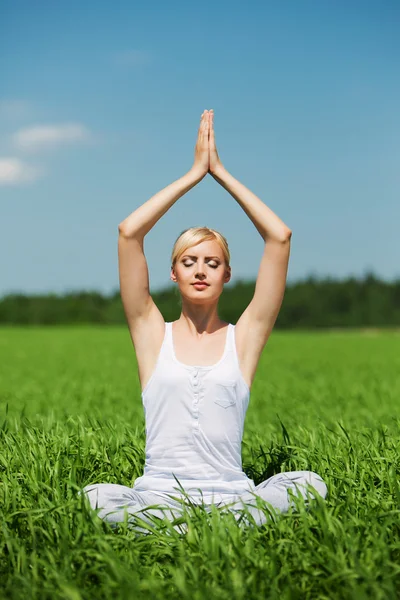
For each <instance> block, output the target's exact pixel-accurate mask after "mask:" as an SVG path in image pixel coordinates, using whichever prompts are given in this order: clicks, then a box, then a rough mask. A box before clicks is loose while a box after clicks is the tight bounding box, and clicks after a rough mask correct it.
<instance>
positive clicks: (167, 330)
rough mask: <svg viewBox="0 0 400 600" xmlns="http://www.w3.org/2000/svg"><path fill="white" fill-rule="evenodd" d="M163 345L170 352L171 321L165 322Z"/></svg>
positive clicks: (171, 347)
mask: <svg viewBox="0 0 400 600" xmlns="http://www.w3.org/2000/svg"><path fill="white" fill-rule="evenodd" d="M165 345H166V347H167V348H168V350H169V351H170V352H172V349H173V344H172V321H166V322H165Z"/></svg>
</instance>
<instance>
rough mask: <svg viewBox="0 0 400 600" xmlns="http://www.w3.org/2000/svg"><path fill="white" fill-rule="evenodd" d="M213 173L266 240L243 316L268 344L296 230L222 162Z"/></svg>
mask: <svg viewBox="0 0 400 600" xmlns="http://www.w3.org/2000/svg"><path fill="white" fill-rule="evenodd" d="M211 175H212V176H213V177H214V179H215V180H216V181H218V183H220V184H221V185H222V186H223V187H224V188H225V189H226V190H227V191H228V192H229V193H230V194H231V195H232V196H233V197H234V198H235V200H236V201H237V202H238V204H240V206H241V207H242V209H243V210H244V212H245V213H246V215H247V216H248V217H249V218H250V219H251V220H252V222H253V223H254V226H255V227H256V229H257V231H258V232H259V234H260V235H261V237H262V238H263V240H264V242H265V245H264V252H263V256H262V259H261V264H260V268H259V271H258V276H257V281H256V286H255V291H254V295H253V298H252V300H251V302H250V304H249V305H248V307H247V308H246V310H245V311H244V313H243V314H242V316H241V317H240V319H239V321H242V320H243V321H246V327H248V326H251V327H253V328H254V327H256V328H257V331H258V336H260V337H261V338H263V339H264V345H265V343H266V341H267V339H268V337H269V334H270V333H271V331H272V328H273V326H274V324H275V321H276V319H277V316H278V313H279V310H280V307H281V304H282V300H283V295H284V292H285V286H286V276H287V269H288V263H289V254H290V239H291V236H292V232H291V230H290V229H289V227H287V226H286V225H285V223H283V221H281V219H280V218H279V217H278V216H277V215H276V214H275V213H274V212H273V211H272V210H271V209H270V208H268V206H266V204H264V202H262V201H261V200H260V199H259V198H258V197H257V196H256V195H255V194H253V193H252V192H251V191H250V190H249V189H247V188H246V187H245V186H244V185H243V184H242V183H240V182H239V181H238V180H237V179H235V178H234V177H233V176H232V175H231V174H230V173H228V171H227V170H226V169H225V168H224V167H223V166H222V165H220V166H219V167H217V168H216V169H215V171H214V172H212V173H211ZM239 321H238V323H239ZM260 341H261V340H260Z"/></svg>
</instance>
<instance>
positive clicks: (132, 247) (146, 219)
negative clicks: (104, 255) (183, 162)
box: [118, 168, 205, 329]
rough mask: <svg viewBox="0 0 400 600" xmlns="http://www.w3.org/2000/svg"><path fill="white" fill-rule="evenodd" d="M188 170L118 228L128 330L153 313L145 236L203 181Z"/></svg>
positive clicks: (199, 175)
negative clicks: (145, 253)
mask: <svg viewBox="0 0 400 600" xmlns="http://www.w3.org/2000/svg"><path fill="white" fill-rule="evenodd" d="M204 175H205V174H202V173H201V172H200V171H199V170H198V169H196V168H192V169H190V171H188V173H186V174H185V175H184V176H183V177H181V178H180V179H177V180H176V181H174V182H173V183H171V184H170V185H168V186H167V187H166V188H164V189H163V190H161V191H160V192H158V193H157V194H155V196H152V198H150V200H147V202H145V203H144V204H142V205H141V206H139V208H137V209H136V210H135V211H134V212H133V213H132V214H131V215H129V217H127V218H126V219H125V220H124V221H122V222H121V223H120V224H119V226H118V231H119V236H118V263H119V281H120V289H121V298H122V303H123V307H124V311H125V315H126V319H127V322H128V326H129V328H130V329H131V328H132V327H134V326H135V323H136V321H137V320H138V319H140V318H142V317H144V318H146V317H147V316H148V315H149V313H150V311H152V310H154V306H155V305H154V302H153V300H152V298H151V296H150V290H149V274H148V268H147V262H146V258H145V255H144V249H143V243H144V237H145V235H146V234H147V233H148V232H149V231H150V230H151V229H152V227H153V226H154V225H155V224H156V223H157V221H158V220H159V219H160V218H161V217H162V216H163V215H164V214H165V213H166V212H167V210H168V209H169V208H171V206H172V205H173V204H175V202H176V201H177V200H178V199H179V198H181V197H182V196H183V195H184V194H186V192H188V191H189V190H190V189H191V188H193V187H194V186H195V185H196V184H197V183H199V181H201V180H202V179H203V177H204Z"/></svg>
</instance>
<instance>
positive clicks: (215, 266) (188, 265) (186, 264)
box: [183, 263, 218, 269]
mask: <svg viewBox="0 0 400 600" xmlns="http://www.w3.org/2000/svg"><path fill="white" fill-rule="evenodd" d="M193 265H194V263H183V266H184V267H192V266H193ZM208 266H209V267H211V268H212V269H216V268H217V267H218V265H212V264H211V263H208Z"/></svg>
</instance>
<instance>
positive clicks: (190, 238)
mask: <svg viewBox="0 0 400 600" xmlns="http://www.w3.org/2000/svg"><path fill="white" fill-rule="evenodd" d="M211 240H215V241H216V242H217V243H218V244H219V245H220V247H221V249H222V252H223V254H224V260H225V263H226V266H227V267H229V263H230V260H231V256H230V253H229V248H228V242H227V241H226V238H225V237H224V236H223V235H222V233H219V231H216V230H215V229H210V228H209V227H190V228H189V229H185V230H184V231H182V233H181V234H180V235H179V236H178V238H177V239H176V241H175V244H174V247H173V248H172V254H171V267H174V266H175V263H176V261H177V260H178V259H179V258H180V257H181V256H182V254H183V253H184V252H185V251H186V250H187V249H188V248H191V247H192V246H196V245H197V244H200V243H201V242H208V241H211Z"/></svg>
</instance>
